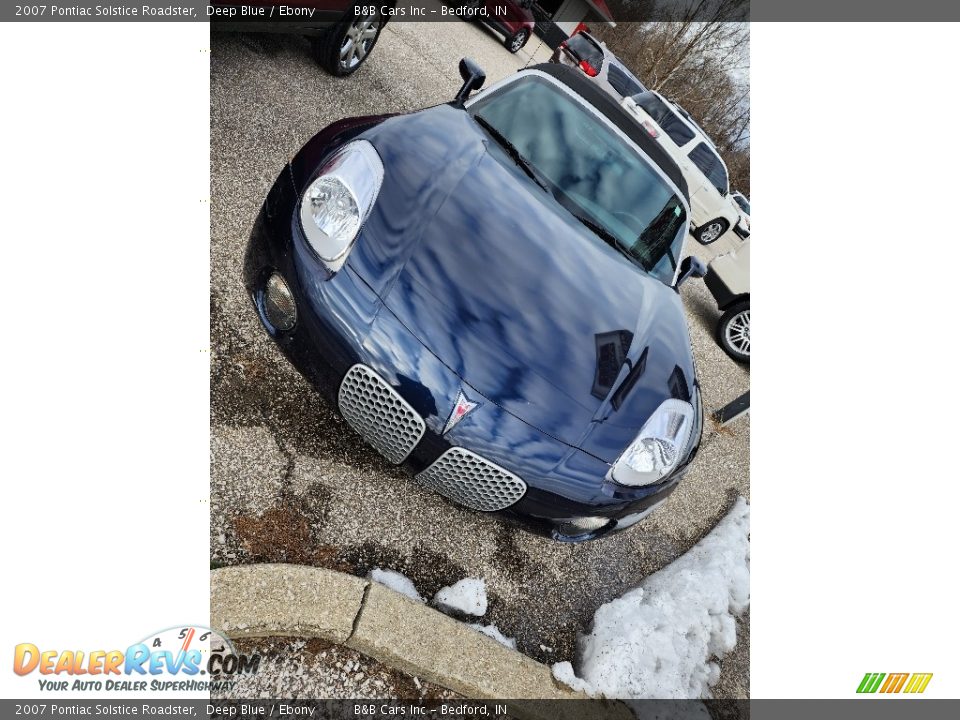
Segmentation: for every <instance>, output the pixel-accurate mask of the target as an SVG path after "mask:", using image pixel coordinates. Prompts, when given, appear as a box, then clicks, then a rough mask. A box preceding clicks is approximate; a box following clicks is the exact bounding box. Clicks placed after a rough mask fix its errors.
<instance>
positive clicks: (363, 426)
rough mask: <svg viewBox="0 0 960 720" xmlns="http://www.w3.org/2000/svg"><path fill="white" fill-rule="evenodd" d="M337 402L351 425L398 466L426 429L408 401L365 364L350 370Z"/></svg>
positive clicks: (341, 385) (344, 379)
mask: <svg viewBox="0 0 960 720" xmlns="http://www.w3.org/2000/svg"><path fill="white" fill-rule="evenodd" d="M337 402H338V404H339V406H340V412H341V413H343V417H344V418H346V421H347V422H348V423H350V427H352V428H353V429H354V430H356V431H357V432H358V433H360V434H361V435H362V436H363V439H364V440H366V441H367V442H368V443H370V444H371V445H373V447H374V448H376V449H377V451H378V452H380V454H381V455H383V456H384V457H385V458H386V459H387V460H389V461H390V462H392V463H393V464H395V465H399V464H400V463H402V462H403V461H404V460H405V459H406V458H407V456H408V455H409V454H410V453H411V452H412V451H413V448H414V447H416V445H417V443H418V442H420V438H422V437H423V433H424V431H425V430H426V429H427V426H426V423H424V422H423V418H421V417H420V416H419V415H418V414H417V412H416V411H415V410H414V409H413V408H412V407H410V405H409V404H408V403H407V401H406V400H404V399H403V398H402V397H400V395H398V394H397V393H396V391H394V389H393V388H391V387H390V386H389V385H388V384H387V383H386V382H385V381H384V380H383V379H382V378H381V377H380V376H379V375H377V374H376V373H375V372H373V370H371V369H370V368H368V367H366V366H365V365H354V366H353V367H352V368H350V370H348V371H347V374H346V377H344V378H343V382H342V383H340V393H339V397H338V400H337Z"/></svg>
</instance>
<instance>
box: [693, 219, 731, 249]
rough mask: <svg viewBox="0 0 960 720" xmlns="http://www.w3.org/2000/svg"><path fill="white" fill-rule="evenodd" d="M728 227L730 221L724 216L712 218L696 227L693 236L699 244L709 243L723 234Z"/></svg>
mask: <svg viewBox="0 0 960 720" xmlns="http://www.w3.org/2000/svg"><path fill="white" fill-rule="evenodd" d="M729 229H730V223H729V222H727V221H726V220H725V219H724V218H714V219H713V220H711V221H710V222H705V223H704V224H703V225H701V226H700V227H698V228H697V229H696V230H695V231H694V233H693V236H694V237H695V238H696V239H697V242H698V243H700V244H701V245H709V244H710V243H712V242H713V241H714V240H717V239H718V238H721V237H723V234H724V233H725V232H726V231H727V230H729Z"/></svg>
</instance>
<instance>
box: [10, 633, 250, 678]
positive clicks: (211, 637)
mask: <svg viewBox="0 0 960 720" xmlns="http://www.w3.org/2000/svg"><path fill="white" fill-rule="evenodd" d="M259 667H260V655H242V654H238V653H237V652H236V651H235V650H234V647H233V644H232V643H231V642H230V641H229V640H227V639H226V638H225V637H223V636H222V635H220V634H219V633H218V632H217V631H215V630H211V629H210V628H206V627H201V626H197V625H187V626H180V627H172V628H167V629H166V630H161V631H160V632H156V633H152V634H150V635H148V636H147V637H145V638H144V639H143V640H140V641H139V642H135V643H133V644H132V645H130V646H128V647H127V648H126V650H50V649H41V648H39V647H37V646H36V645H34V644H33V643H20V644H19V645H17V646H16V647H15V648H14V650H13V671H14V672H15V673H16V674H17V675H21V676H30V675H33V674H36V675H38V676H39V677H37V678H36V679H37V682H38V683H39V686H40V689H41V690H48V691H73V690H76V691H97V692H102V691H120V692H122V691H134V692H143V691H147V690H165V691H177V692H191V691H201V692H217V691H223V690H229V689H231V688H232V687H233V680H232V679H231V678H232V677H234V676H236V675H238V674H241V673H244V674H250V673H255V672H257V670H258V669H259Z"/></svg>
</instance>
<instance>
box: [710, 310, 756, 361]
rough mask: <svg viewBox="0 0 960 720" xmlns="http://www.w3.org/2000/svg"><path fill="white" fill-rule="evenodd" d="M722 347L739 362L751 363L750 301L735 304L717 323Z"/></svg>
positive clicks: (718, 336) (718, 337) (718, 339)
mask: <svg viewBox="0 0 960 720" xmlns="http://www.w3.org/2000/svg"><path fill="white" fill-rule="evenodd" d="M717 341H718V342H719V343H720V347H722V348H723V351H724V352H725V353H727V355H729V356H730V357H732V358H733V359H734V360H736V361H737V362H742V363H749V362H750V301H749V300H741V301H740V302H738V303H734V304H733V305H731V306H730V307H729V308H727V311H726V312H725V313H724V314H723V317H721V318H720V322H719V323H717Z"/></svg>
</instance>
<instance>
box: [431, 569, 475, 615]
mask: <svg viewBox="0 0 960 720" xmlns="http://www.w3.org/2000/svg"><path fill="white" fill-rule="evenodd" d="M433 604H434V605H436V606H437V607H439V608H440V609H441V610H445V611H447V610H459V611H460V612H462V613H466V614H467V615H475V616H477V617H480V616H481V615H483V614H484V613H485V612H486V611H487V584H486V583H485V582H484V581H483V579H482V578H464V579H463V580H461V581H460V582H458V583H456V584H454V585H450V586H449V587H445V588H441V589H440V590H439V591H437V594H436V595H434V596H433Z"/></svg>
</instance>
